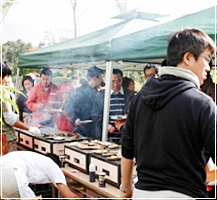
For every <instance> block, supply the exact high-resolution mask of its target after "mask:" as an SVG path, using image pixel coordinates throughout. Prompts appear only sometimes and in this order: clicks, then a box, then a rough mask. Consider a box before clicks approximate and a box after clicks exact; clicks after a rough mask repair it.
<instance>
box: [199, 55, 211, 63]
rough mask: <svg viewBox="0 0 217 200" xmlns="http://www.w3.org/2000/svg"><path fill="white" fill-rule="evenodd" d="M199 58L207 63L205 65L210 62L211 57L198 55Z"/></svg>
mask: <svg viewBox="0 0 217 200" xmlns="http://www.w3.org/2000/svg"><path fill="white" fill-rule="evenodd" d="M199 57H202V58H204V59H205V60H206V61H207V63H209V62H210V61H211V60H212V57H205V56H203V55H200V56H199Z"/></svg>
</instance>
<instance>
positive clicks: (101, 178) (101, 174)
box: [98, 172, 106, 188]
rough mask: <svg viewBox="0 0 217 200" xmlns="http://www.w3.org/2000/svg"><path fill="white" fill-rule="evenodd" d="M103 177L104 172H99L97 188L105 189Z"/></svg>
mask: <svg viewBox="0 0 217 200" xmlns="http://www.w3.org/2000/svg"><path fill="white" fill-rule="evenodd" d="M105 175H106V173H105V172H100V173H99V174H98V176H99V187H103V188H104V187H105Z"/></svg>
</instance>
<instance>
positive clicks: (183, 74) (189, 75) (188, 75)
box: [158, 66, 200, 88]
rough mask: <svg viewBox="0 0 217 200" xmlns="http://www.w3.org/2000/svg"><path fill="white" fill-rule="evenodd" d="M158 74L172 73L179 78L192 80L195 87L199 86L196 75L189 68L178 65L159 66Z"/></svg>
mask: <svg viewBox="0 0 217 200" xmlns="http://www.w3.org/2000/svg"><path fill="white" fill-rule="evenodd" d="M158 74H159V76H163V75H173V76H176V77H179V78H183V79H187V80H189V81H191V82H193V83H194V84H195V85H196V87H197V88H200V83H199V79H198V77H197V75H196V74H195V73H193V72H192V71H191V70H189V69H183V68H180V67H170V66H168V67H160V68H159V72H158Z"/></svg>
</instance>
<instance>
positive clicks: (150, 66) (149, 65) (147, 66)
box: [143, 64, 158, 74]
mask: <svg viewBox="0 0 217 200" xmlns="http://www.w3.org/2000/svg"><path fill="white" fill-rule="evenodd" d="M151 68H153V69H155V72H156V74H157V73H158V68H157V67H156V66H155V65H152V64H147V65H146V66H145V67H144V69H143V72H144V74H145V70H146V69H151Z"/></svg>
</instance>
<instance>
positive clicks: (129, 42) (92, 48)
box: [18, 7, 216, 141]
mask: <svg viewBox="0 0 217 200" xmlns="http://www.w3.org/2000/svg"><path fill="white" fill-rule="evenodd" d="M125 23H127V22H122V23H119V24H117V25H114V26H112V27H108V28H106V29H102V30H99V31H97V32H94V33H92V34H88V35H86V36H81V37H79V38H76V39H72V40H68V41H65V42H62V43H59V44H57V45H53V46H50V47H47V48H44V49H41V50H37V51H35V52H31V53H28V54H22V55H20V56H19V62H18V67H19V68H24V67H33V68H35V67H36V66H40V67H41V66H44V65H47V66H48V67H49V66H52V65H61V64H68V63H71V66H70V65H69V67H70V68H71V67H72V68H76V66H78V67H79V68H81V67H84V66H83V64H84V63H94V64H97V63H102V62H103V64H104V65H105V63H106V70H107V79H106V85H107V87H106V92H105V103H104V119H103V140H104V141H105V140H106V139H107V129H106V127H107V124H108V115H109V104H110V89H111V76H112V69H113V67H114V66H115V67H118V66H120V65H118V64H119V63H121V64H123V63H124V64H125V63H133V64H131V69H134V68H137V64H135V63H140V62H142V63H145V62H155V63H161V61H162V60H163V59H164V58H165V57H166V49H167V41H168V37H169V35H170V34H171V32H174V31H176V30H180V29H183V28H189V27H192V28H198V29H201V30H203V31H205V32H206V33H208V34H209V35H210V36H211V37H212V38H213V39H215V37H216V30H215V7H212V8H209V9H206V10H203V11H200V12H197V13H193V14H190V15H186V16H184V17H180V18H178V19H175V20H173V21H170V22H167V23H164V24H160V25H157V26H154V27H151V28H146V29H144V30H140V31H138V32H134V33H131V34H128V35H126V34H127V33H125V35H121V34H118V33H119V31H120V30H121V26H122V25H123V26H124V24H125ZM110 29H112V30H110ZM107 31H108V32H107ZM79 63H81V64H79ZM77 64H78V65H77ZM115 64H117V65H115ZM124 64H123V65H122V66H125V65H124ZM73 66H75V67H73ZM97 66H98V64H97Z"/></svg>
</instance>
